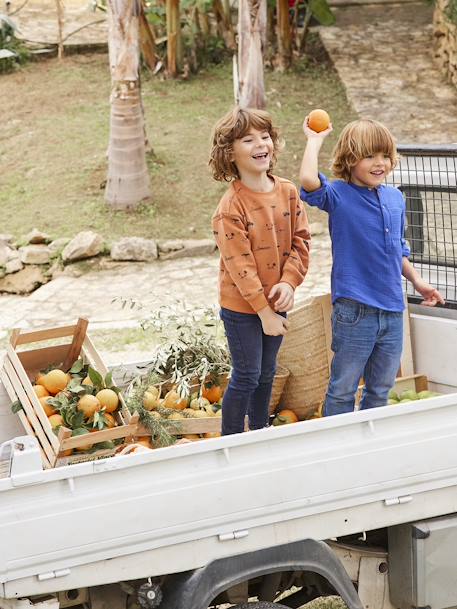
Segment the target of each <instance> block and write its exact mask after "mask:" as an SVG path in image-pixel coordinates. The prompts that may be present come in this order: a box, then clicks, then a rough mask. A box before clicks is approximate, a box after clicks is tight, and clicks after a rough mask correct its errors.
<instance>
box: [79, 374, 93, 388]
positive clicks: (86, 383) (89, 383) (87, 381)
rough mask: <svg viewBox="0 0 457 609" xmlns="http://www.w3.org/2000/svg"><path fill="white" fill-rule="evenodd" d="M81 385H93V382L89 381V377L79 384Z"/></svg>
mask: <svg viewBox="0 0 457 609" xmlns="http://www.w3.org/2000/svg"><path fill="white" fill-rule="evenodd" d="M81 385H92V386H93V385H94V384H93V382H92V381H91V380H90V376H86V378H85V379H84V380H83V382H82V383H81Z"/></svg>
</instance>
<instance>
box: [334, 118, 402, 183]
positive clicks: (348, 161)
mask: <svg viewBox="0 0 457 609" xmlns="http://www.w3.org/2000/svg"><path fill="white" fill-rule="evenodd" d="M377 152H382V153H383V154H386V155H388V156H389V158H390V161H391V163H392V169H393V168H394V167H395V165H396V164H397V162H398V155H397V146H396V144H395V140H394V137H393V135H392V134H391V133H390V131H389V130H388V129H387V127H385V126H384V125H383V124H382V123H379V122H378V121H374V120H371V119H369V118H362V119H359V120H357V121H353V122H352V123H349V124H348V125H346V127H344V129H343V131H342V132H341V134H340V137H339V138H338V141H337V143H336V146H335V148H334V149H333V160H332V172H333V174H334V175H335V176H336V177H337V178H341V179H343V180H344V181H345V182H349V181H350V179H351V171H352V168H353V167H354V166H355V165H357V163H358V162H359V161H361V160H362V159H365V158H366V157H368V156H370V155H372V154H376V153H377Z"/></svg>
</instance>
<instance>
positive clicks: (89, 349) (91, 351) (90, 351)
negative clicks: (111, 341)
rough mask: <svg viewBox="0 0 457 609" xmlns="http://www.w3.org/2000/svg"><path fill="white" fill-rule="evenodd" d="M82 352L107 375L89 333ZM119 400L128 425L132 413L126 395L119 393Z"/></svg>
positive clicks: (121, 413)
mask: <svg viewBox="0 0 457 609" xmlns="http://www.w3.org/2000/svg"><path fill="white" fill-rule="evenodd" d="M82 352H83V354H84V355H85V356H86V358H87V360H88V362H89V364H90V365H91V366H92V367H93V368H95V369H96V370H97V372H99V373H100V374H101V375H102V376H103V377H105V376H106V375H107V374H108V372H109V370H108V368H107V367H106V365H105V362H104V361H103V360H102V358H101V356H100V354H99V352H98V351H97V349H96V347H95V345H94V343H93V342H92V339H91V338H90V336H89V335H88V334H86V337H85V339H84V342H83V346H82ZM119 401H120V402H121V408H120V410H119V417H120V419H121V421H122V423H123V424H124V425H128V424H129V423H130V419H131V416H132V415H131V414H130V411H129V409H128V408H127V404H126V403H125V400H124V397H123V395H122V394H119Z"/></svg>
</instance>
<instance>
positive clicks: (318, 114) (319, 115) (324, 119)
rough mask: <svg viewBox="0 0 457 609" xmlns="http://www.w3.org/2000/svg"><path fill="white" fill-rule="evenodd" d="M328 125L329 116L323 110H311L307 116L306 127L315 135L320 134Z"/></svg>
mask: <svg viewBox="0 0 457 609" xmlns="http://www.w3.org/2000/svg"><path fill="white" fill-rule="evenodd" d="M329 125H330V116H329V115H328V114H327V112H326V111H325V110H321V109H320V108H318V109H317V110H313V111H312V112H310V113H309V115H308V127H309V128H310V129H312V130H313V131H316V133H320V132H321V131H325V130H326V129H327V128H328V126H329Z"/></svg>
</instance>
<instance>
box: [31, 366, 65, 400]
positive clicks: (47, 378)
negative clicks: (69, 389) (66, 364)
mask: <svg viewBox="0 0 457 609" xmlns="http://www.w3.org/2000/svg"><path fill="white" fill-rule="evenodd" d="M42 381H43V382H42V384H43V385H44V386H45V388H46V389H47V390H48V391H49V393H50V394H52V395H55V394H56V393H59V391H62V390H63V389H65V387H66V386H67V385H68V383H69V382H70V375H69V374H67V373H66V372H64V371H63V370H59V369H58V368H56V369H54V370H50V371H49V372H48V373H47V374H45V375H44V377H43V379H42ZM39 384H41V383H39Z"/></svg>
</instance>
